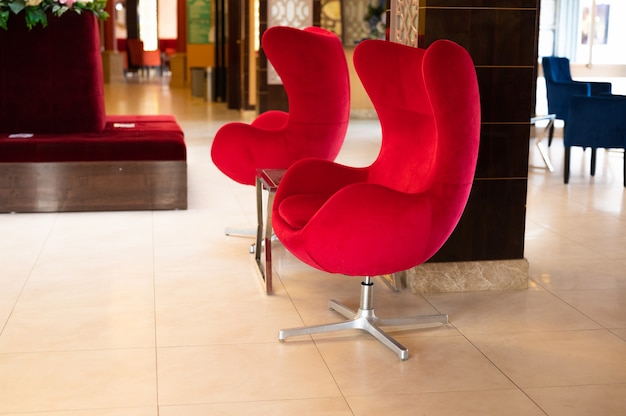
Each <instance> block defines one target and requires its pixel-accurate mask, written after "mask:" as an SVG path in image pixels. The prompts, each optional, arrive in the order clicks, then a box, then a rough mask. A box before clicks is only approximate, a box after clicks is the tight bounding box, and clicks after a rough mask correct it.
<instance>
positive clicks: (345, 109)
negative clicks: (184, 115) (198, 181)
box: [211, 26, 350, 185]
mask: <svg viewBox="0 0 626 416" xmlns="http://www.w3.org/2000/svg"><path fill="white" fill-rule="evenodd" d="M262 44H263V50H264V52H265V54H266V55H267V58H268V60H269V61H270V63H271V64H272V65H273V66H274V68H275V70H276V72H277V74H278V75H279V76H280V78H281V80H282V83H283V86H284V88H285V91H286V93H287V98H288V100H289V112H288V113H283V112H282V111H275V110H272V111H267V112H265V113H262V114H260V115H259V117H257V118H256V119H255V120H254V121H253V122H252V123H251V124H244V123H228V124H226V125H224V126H222V128H220V130H218V132H217V133H216V135H215V138H214V140H213V145H212V147H211V157H212V159H213V162H214V163H215V165H216V166H217V167H218V168H219V169H220V170H221V171H222V172H223V173H224V174H226V175H227V176H228V177H230V178H231V179H233V180H235V181H237V182H240V183H242V184H248V185H254V183H255V177H256V170H257V169H260V168H273V169H287V168H288V167H289V166H291V165H292V164H293V163H294V162H296V161H298V160H300V159H303V158H307V157H315V158H322V159H327V160H334V159H335V158H336V157H337V155H338V154H339V150H341V146H342V145H343V141H344V138H345V134H346V131H347V128H348V122H349V120H350V78H349V71H348V63H347V61H346V56H345V52H344V49H343V45H342V43H341V40H340V39H339V37H338V36H337V35H335V34H334V33H332V32H330V31H327V30H325V29H321V28H319V27H308V28H305V29H297V28H293V27H287V26H272V27H270V28H269V29H267V30H266V31H265V32H264V34H263V38H262Z"/></svg>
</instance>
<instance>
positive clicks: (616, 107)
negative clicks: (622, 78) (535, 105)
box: [563, 95, 626, 187]
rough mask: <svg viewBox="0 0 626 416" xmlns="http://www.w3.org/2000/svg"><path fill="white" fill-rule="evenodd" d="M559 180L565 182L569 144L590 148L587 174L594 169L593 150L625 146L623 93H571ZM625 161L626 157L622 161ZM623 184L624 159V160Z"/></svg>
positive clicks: (625, 100) (593, 173)
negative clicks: (596, 94) (574, 94)
mask: <svg viewBox="0 0 626 416" xmlns="http://www.w3.org/2000/svg"><path fill="white" fill-rule="evenodd" d="M563 144H564V145H565V158H564V169H563V172H564V176H563V181H564V182H565V183H568V182H569V175H570V166H569V165H570V157H571V147H572V146H581V147H584V148H587V147H590V148H591V176H593V175H595V173H596V150H597V149H598V148H603V149H624V148H626V96H623V95H603V96H597V97H582V96H577V97H573V98H572V99H571V102H570V109H569V113H568V121H567V129H566V130H565V136H564V139H563ZM625 162H626V161H625ZM624 187H626V163H625V164H624Z"/></svg>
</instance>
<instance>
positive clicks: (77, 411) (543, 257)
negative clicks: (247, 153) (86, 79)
mask: <svg viewBox="0 0 626 416" xmlns="http://www.w3.org/2000/svg"><path fill="white" fill-rule="evenodd" d="M106 94H107V108H108V112H109V113H111V114H114V113H135V114H138V113H145V114H150V113H159V112H160V113H174V114H175V115H176V116H177V118H178V120H179V122H180V124H181V125H182V127H183V129H184V130H185V133H186V136H187V143H188V149H189V209H188V210H186V211H169V212H102V213H64V214H54V213H53V214H5V215H0V415H11V416H17V415H22V416H24V415H39V416H43V415H49V416H79V415H80V416H155V415H161V416H200V415H203V416H204V415H266V414H272V415H294V414H301V415H337V416H339V415H359V416H362V415H375V416H378V415H381V414H394V415H410V416H414V415H453V416H458V415H523V416H533V415H551V416H561V415H563V416H576V415H593V416H600V415H611V416H613V415H623V414H625V413H624V412H626V410H625V409H626V272H625V270H626V196H625V194H624V188H623V187H622V176H621V169H622V155H621V154H619V153H614V152H604V151H600V152H599V165H598V173H597V175H596V177H595V178H593V179H591V178H590V177H589V175H588V172H587V168H588V163H589V162H588V159H587V157H585V158H583V154H582V151H581V150H576V151H575V152H574V156H573V160H574V162H575V164H574V165H573V168H572V178H571V183H570V184H569V185H567V186H565V185H563V183H562V178H561V173H562V163H561V157H562V156H561V155H562V150H561V149H562V143H561V141H560V140H559V139H557V140H556V141H555V143H554V144H553V146H552V147H551V148H550V155H551V157H552V158H553V162H554V164H555V167H556V170H555V172H553V173H549V172H547V171H546V170H545V169H541V168H540V166H541V164H542V161H541V159H540V158H539V155H538V152H536V148H535V147H534V142H532V141H531V161H530V164H531V165H532V166H538V167H531V168H530V175H529V176H530V177H529V189H528V221H527V237H526V256H527V258H528V260H529V262H530V266H531V279H532V285H531V288H530V289H529V290H527V291H514V292H482V293H448V294H431V295H426V296H423V297H418V296H414V295H411V294H410V293H407V292H406V291H405V292H401V293H393V292H391V291H390V290H388V289H387V288H386V287H385V286H384V285H378V286H379V287H378V290H377V294H376V296H377V312H378V314H379V315H380V316H395V315H399V314H403V315H407V314H411V313H433V312H434V311H441V312H445V313H448V314H449V315H450V320H451V324H450V325H449V326H446V327H438V328H429V329H423V330H413V331H403V332H397V333H396V334H395V335H396V336H397V338H398V339H399V340H400V341H401V342H402V343H404V344H405V345H406V346H408V347H409V350H410V354H411V356H410V359H409V360H408V361H405V362H402V361H399V360H398V358H397V356H396V355H394V354H393V353H391V352H390V351H389V350H387V349H386V348H385V347H383V346H382V345H381V344H379V343H378V342H377V341H375V340H373V339H372V338H370V337H369V336H367V335H363V334H360V333H358V332H349V333H336V334H332V335H323V336H316V337H315V339H314V340H311V339H310V338H309V337H300V338H293V339H289V340H287V342H285V343H280V342H278V340H277V331H278V329H280V328H284V327H291V326H298V325H301V324H302V323H305V324H311V323H321V322H331V321H336V320H338V319H339V317H338V316H336V315H335V313H333V312H331V311H329V310H328V309H327V308H326V302H327V299H328V298H330V297H333V298H335V299H338V300H340V301H344V302H346V303H347V304H349V305H353V306H354V305H355V303H356V302H357V297H358V290H359V280H358V279H354V278H348V277H342V276H329V275H325V274H323V273H320V272H317V271H315V270H312V269H311V268H309V267H307V266H304V265H302V264H301V263H299V262H298V261H296V260H294V259H293V258H292V257H291V256H290V255H289V254H288V253H286V252H285V251H284V250H283V249H282V248H280V247H278V248H277V249H276V251H275V263H276V264H275V266H276V267H275V273H276V274H275V275H276V276H277V277H276V280H275V288H276V294H275V295H273V296H266V295H265V294H264V293H263V291H262V288H261V284H260V281H259V279H258V274H257V271H256V270H255V265H254V262H253V259H252V256H251V255H250V254H249V253H248V246H249V244H250V242H251V240H250V239H248V238H243V237H226V236H225V235H224V233H223V230H224V227H226V226H241V227H252V226H253V225H254V224H255V218H256V217H255V207H254V201H255V196H254V190H253V189H252V188H251V187H245V186H242V185H237V184H235V183H234V182H232V181H230V180H229V179H228V178H226V177H225V176H223V175H222V174H221V173H220V172H219V171H218V170H217V169H216V168H215V167H214V166H213V165H212V164H211V161H210V156H209V151H210V144H211V138H212V137H213V135H214V133H215V131H216V130H217V129H218V128H219V126H220V125H221V124H223V123H224V122H225V121H228V120H234V119H239V118H241V117H243V118H248V117H249V115H241V114H239V112H235V111H226V110H225V108H224V106H223V105H222V104H220V105H208V104H206V103H205V102H204V101H203V100H202V99H198V98H191V97H190V94H189V92H188V91H183V90H169V88H167V87H166V86H160V85H158V84H152V83H133V84H128V85H109V86H107V89H106ZM378 136H379V129H378V126H377V124H376V123H375V122H372V121H357V120H354V121H353V123H352V124H351V127H350V130H349V137H348V139H347V141H346V145H345V147H344V149H343V150H342V153H341V155H340V158H339V160H340V161H342V162H345V163H349V164H354V165H365V164H367V163H369V162H370V161H371V160H372V159H373V158H374V155H375V154H376V149H377V145H378V140H379V139H378ZM587 156H588V155H587Z"/></svg>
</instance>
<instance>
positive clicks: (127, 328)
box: [0, 301, 155, 353]
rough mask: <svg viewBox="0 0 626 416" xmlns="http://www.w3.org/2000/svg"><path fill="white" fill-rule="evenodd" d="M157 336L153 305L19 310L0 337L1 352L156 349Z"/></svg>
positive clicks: (114, 303)
mask: <svg viewBox="0 0 626 416" xmlns="http://www.w3.org/2000/svg"><path fill="white" fill-rule="evenodd" d="M154 337H155V331H154V307H152V306H150V305H148V306H147V307H146V306H142V305H133V304H125V305H124V304H118V303H116V302H114V301H113V302H111V303H110V304H109V305H108V306H107V307H103V306H102V305H97V306H90V307H87V306H86V307H81V308H53V307H46V308H28V309H25V308H20V307H17V308H16V309H15V310H14V311H13V313H12V314H11V318H10V319H9V321H8V323H7V325H6V327H5V328H4V330H3V331H2V334H1V335H0V353H3V352H37V351H70V350H88V349H106V348H141V347H154Z"/></svg>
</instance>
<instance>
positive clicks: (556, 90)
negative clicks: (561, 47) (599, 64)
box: [541, 56, 611, 146]
mask: <svg viewBox="0 0 626 416" xmlns="http://www.w3.org/2000/svg"><path fill="white" fill-rule="evenodd" d="M541 64H542V66H543V74H544V77H545V80H546V92H547V96H548V113H550V114H555V115H556V118H557V119H559V120H563V122H564V123H565V124H567V122H568V120H569V107H570V101H571V99H572V97H573V96H576V95H582V96H595V95H602V94H611V83H610V82H583V81H574V80H572V74H571V72H570V63H569V59H567V58H562V57H556V56H544V57H543V58H542V60H541ZM553 134H554V125H552V127H551V128H550V132H549V134H548V146H549V145H551V144H552V136H553Z"/></svg>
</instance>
